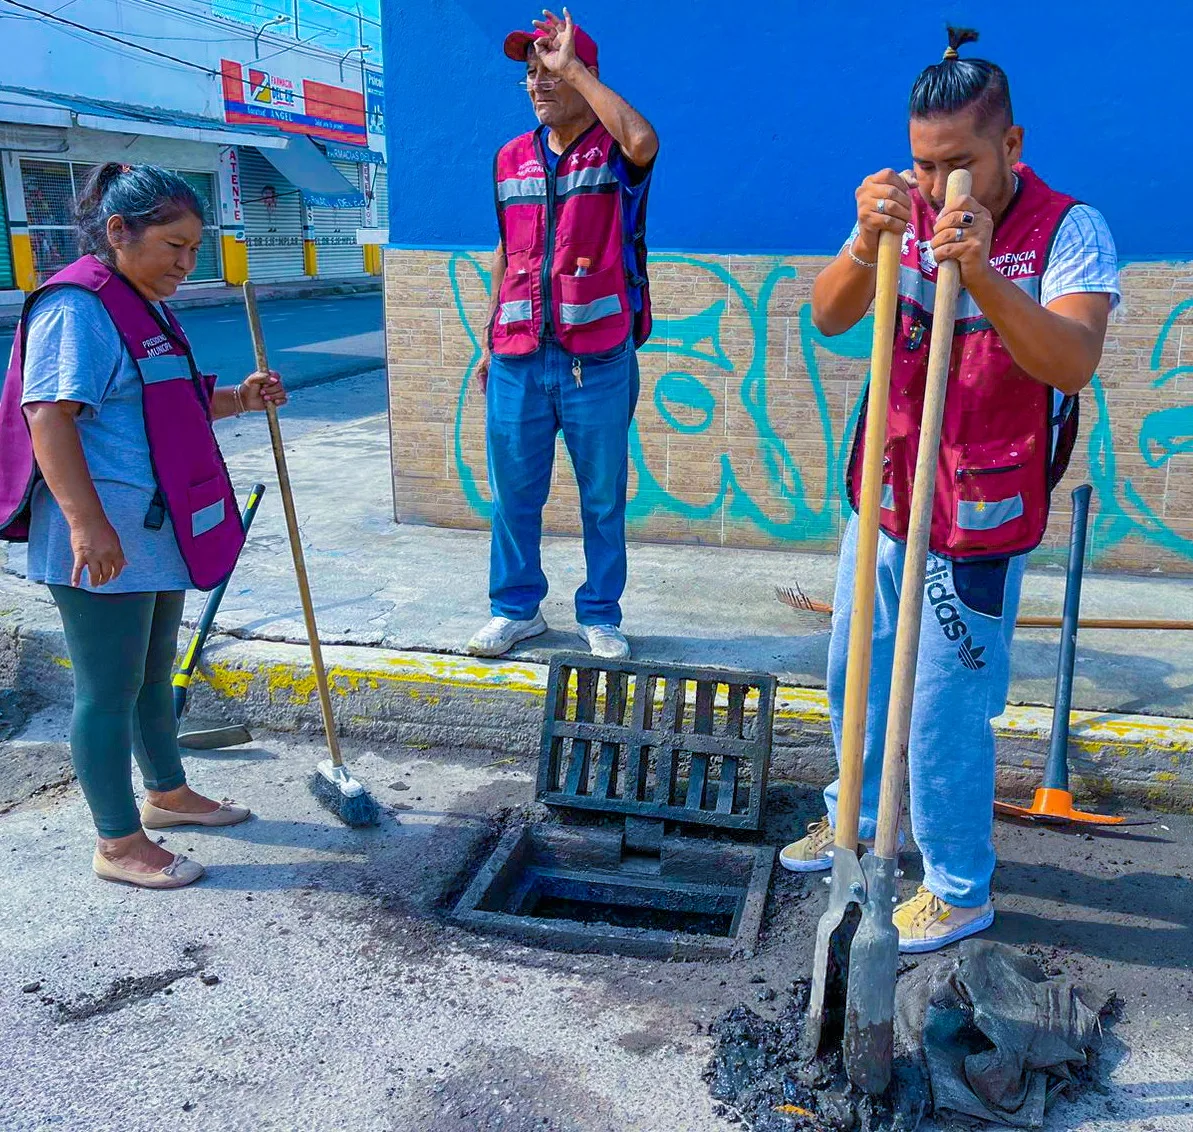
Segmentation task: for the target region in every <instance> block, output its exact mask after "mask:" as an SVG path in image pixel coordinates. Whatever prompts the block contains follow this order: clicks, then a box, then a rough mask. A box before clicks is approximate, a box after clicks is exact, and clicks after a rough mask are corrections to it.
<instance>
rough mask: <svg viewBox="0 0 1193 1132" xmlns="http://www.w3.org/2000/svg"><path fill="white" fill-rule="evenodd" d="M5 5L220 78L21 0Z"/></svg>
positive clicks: (205, 69) (9, 0)
mask: <svg viewBox="0 0 1193 1132" xmlns="http://www.w3.org/2000/svg"><path fill="white" fill-rule="evenodd" d="M3 3H5V4H9V5H11V6H12V7H13V8H20V9H22V10H23V11H26V12H32V13H33V14H34V15H35V16H39V17H41V19H43V20H51V21H53V22H54V23H58V24H65V25H66V26H67V27H72V28H75V29H76V30H78V31H83V32H87V33H88V34H89V35H97V36H99V37H100V38H101V39H109V40H111V41H112V42H113V43H119V44H122V45H123V46H125V47H134V48H136V49H137V50H138V51H144V52H145V54H146V55H156V56H157V57H158V58H159V59H165V60H166V62H167V63H174V64H176V65H178V66H180V67H190V68H191V69H192V70H194V71H201V72H202V73H203V74H205V75H215V76H216V77H217V78H218V77H219V72H218V71H213V70H212V69H211V68H210V67H204V66H202V65H201V64H199V63H192V62H191V61H190V60H189V59H178V58H176V57H175V56H173V55H167V54H166V53H165V52H164V51H156V50H154V49H153V48H152V47H145V46H144V45H143V44H140V43H130V42H129V41H128V40H127V39H121V38H120V37H119V36H116V35H112V34H110V33H109V32H106V31H96V30H95V29H94V28H89V27H87V26H86V25H85V24H77V23H75V21H74V20H68V19H66V17H65V16H55V15H54V14H53V13H51V12H45V11H42V9H41V8H34V7H32V6H31V5H29V4H22V3H20V0H3Z"/></svg>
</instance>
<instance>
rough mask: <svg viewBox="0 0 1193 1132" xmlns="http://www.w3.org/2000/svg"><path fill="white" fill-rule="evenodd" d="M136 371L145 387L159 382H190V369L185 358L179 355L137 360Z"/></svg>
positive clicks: (162, 355) (164, 355)
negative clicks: (139, 372) (138, 372)
mask: <svg viewBox="0 0 1193 1132" xmlns="http://www.w3.org/2000/svg"><path fill="white" fill-rule="evenodd" d="M137 369H139V370H140V371H141V380H142V381H143V382H144V383H145V384H146V385H156V384H157V383H158V382H161V381H190V380H191V367H190V365H189V363H188V362H187V360H186V358H185V356H182V355H179V354H158V356H157V357H155V358H138V359H137Z"/></svg>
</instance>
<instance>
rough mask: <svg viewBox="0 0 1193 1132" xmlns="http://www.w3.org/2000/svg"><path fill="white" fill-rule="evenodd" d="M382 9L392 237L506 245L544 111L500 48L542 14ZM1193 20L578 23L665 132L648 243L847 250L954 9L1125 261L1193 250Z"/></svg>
mask: <svg viewBox="0 0 1193 1132" xmlns="http://www.w3.org/2000/svg"><path fill="white" fill-rule="evenodd" d="M1149 9H1150V10H1151V11H1154V12H1162V13H1165V15H1164V16H1163V17H1156V18H1154V19H1153V18H1149V16H1148V11H1149ZM382 10H383V21H384V25H385V26H384V41H385V58H386V63H387V67H386V91H387V98H388V109H387V116H386V121H387V123H388V125H389V129H390V135H389V157H390V163H391V166H390V201H391V205H390V211H391V218H392V219H391V239H392V241H393V242H394V243H395V244H398V245H403V246H407V247H423V248H452V247H468V248H475V247H485V246H489V245H492V244H493V242H494V241H495V239H496V223H495V220H494V216H493V194H492V186H491V176H492V158H493V153H494V152H495V150H496V149H497V147H498V146H499V145H500V144H501V143H502V142H504V141H505V140H506V139H508V138H510V137H512V136H514V135H515V134H517V133H521V132H522V131H524V130H526V129H529V128H530V127H531V126H532V125H533V124H534V118H533V115H532V114H531V112H530V108H529V105H528V100H527V97H526V93H525V91H523V90H520V89H519V88H518V87H517V86H516V85H515V83H516V82H517V80H518V79H519V78H520V77H521V68H520V67H519V66H518V65H516V64H514V63H512V62H510V61H509V60H507V59H506V58H505V57H504V55H503V54H502V52H501V43H502V40H503V38H504V36H505V34H506V32H508V31H509V30H511V29H512V28H514V27H529V26H530V20H531V19H532V18H533V15H534V12H535V7H534V5H533V4H521V3H518V4H515V3H511V2H508V0H418V2H409V3H401V4H398V3H391V2H390V0H386V3H385V4H384V5H383V6H382ZM1191 11H1193V9H1190V8H1189V7H1188V6H1187V5H1186V4H1185V3H1184V2H1183V0H1182V2H1174V3H1171V4H1168V3H1165V4H1153V5H1147V4H1144V5H1136V6H1133V7H1132V6H1128V5H1124V4H1123V3H1122V2H1121V0H1002V2H1001V3H997V4H995V3H977V2H972V0H957V2H954V3H939V2H936V0H925V2H922V3H920V4H918V5H914V6H900V5H896V6H894V7H892V6H891V5H889V4H884V3H882V2H881V0H880V2H878V3H860V2H858V0H848V2H842V0H831V2H824V3H821V4H818V5H814V4H812V3H809V2H808V0H786V2H784V3H779V4H770V5H762V6H752V5H748V4H742V3H740V2H736V3H735V2H727V0H688V2H684V0H633V2H631V0H603V2H600V3H596V2H590V3H589V4H588V5H584V4H583V0H579V3H578V6H577V7H576V8H574V9H573V14H574V15H575V17H576V19H577V20H578V21H579V22H580V23H581V24H582V25H583V26H584V27H585V28H586V29H587V30H588V31H589V32H590V34H592V35H593V36H594V38H595V39H596V40H597V42H598V43H599V45H600V48H601V72H602V76H603V77H604V78H605V80H606V81H607V82H609V84H610V85H611V86H613V87H614V89H616V90H618V91H619V92H621V93H622V94H624V95H625V96H626V97H627V98H629V99H630V101H631V102H633V103H634V104H635V105H636V106H638V107H639V109H641V110H642V111H643V113H645V114H646V116H647V117H648V118H650V119H651V121H652V122H653V123H654V124H655V126H656V128H657V129H658V131H659V135H660V137H661V139H662V152H661V154H660V158H659V165H658V170H657V174H656V179H655V185H654V188H653V190H652V198H651V212H650V242H651V247H652V249H657V250H664V249H671V250H687V251H703V252H739V253H746V252H755V253H761V252H781V253H788V254H811V253H818V252H830V251H835V250H836V249H837V248H839V247H840V244H841V241H842V240H843V239H844V237H845V234H846V233H847V232H848V229H849V226H850V224H851V223H852V218H853V217H852V213H853V209H852V204H853V190H854V188H855V187H856V185H857V183H858V182H859V181H860V180H861V179H862V177H863V176H865V175H866V174H867V173H870V172H873V171H874V170H875V169H879V168H881V167H883V166H885V165H891V166H894V167H896V168H902V167H903V166H905V165H906V164H907V163H908V147H907V128H906V101H907V94H908V91H909V89H910V87H911V83H912V81H913V80H914V78H915V76H916V74H917V73H918V72H919V71H920V69H921V68H922V67H923V66H925V65H926V64H928V63H931V62H934V61H936V60H937V59H939V58H940V53H941V51H942V50H943V47H944V25H945V23H946V22H952V23H959V24H965V25H970V26H974V27H977V28H978V29H979V30H980V31H981V33H982V40H981V43H980V44H977V45H975V46H974V47H971V48H967V49H966V50H967V51H969V53H970V54H976V55H983V56H985V57H988V58H991V59H994V60H995V61H997V62H998V63H1000V64H1001V65H1002V66H1003V67H1004V68H1005V69H1006V70H1007V72H1008V74H1009V75H1010V79H1011V92H1012V95H1013V98H1014V102H1015V116H1016V119H1017V120H1018V121H1019V122H1020V123H1021V124H1022V125H1024V126H1025V127H1026V129H1027V143H1026V159H1027V160H1028V162H1029V163H1030V164H1032V165H1033V166H1034V167H1035V168H1036V169H1037V170H1038V171H1039V172H1040V173H1041V174H1042V175H1043V176H1044V177H1045V178H1046V179H1047V180H1048V181H1050V182H1051V183H1052V184H1053V185H1054V186H1055V187H1056V188H1058V189H1062V190H1064V191H1066V192H1070V193H1073V194H1074V195H1076V196H1079V197H1081V198H1082V199H1084V200H1087V201H1089V202H1090V203H1091V204H1094V205H1096V206H1097V207H1098V208H1100V209H1102V211H1103V212H1104V213H1105V214H1106V216H1107V218H1108V219H1109V221H1110V224H1111V227H1112V229H1113V231H1114V234H1115V236H1116V238H1117V241H1118V245H1119V252H1120V255H1121V256H1122V257H1123V258H1124V259H1193V223H1191V222H1190V219H1189V209H1188V204H1187V201H1188V198H1189V195H1190V186H1191V185H1193V128H1191V127H1190V102H1191V100H1190V96H1189V93H1188V80H1187V78H1186V76H1185V72H1186V70H1187V66H1188V60H1189V59H1190V57H1191V55H1193V50H1191V49H1193V15H1191V14H1190V13H1191ZM872 13H874V14H872ZM876 14H878V15H881V16H882V18H881V19H880V18H877V15H876Z"/></svg>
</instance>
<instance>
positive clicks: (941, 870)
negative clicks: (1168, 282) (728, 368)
mask: <svg viewBox="0 0 1193 1132" xmlns="http://www.w3.org/2000/svg"><path fill="white" fill-rule="evenodd" d="M976 38H977V36H976V33H973V32H969V31H963V30H955V29H949V47H948V50H947V51H946V52H945V56H944V59H943V61H942V62H940V63H937V64H936V65H934V66H931V67H928V68H927V69H926V70H925V71H924V72H923V73H922V74H921V75H920V77H919V78H918V79H917V80H916V83H915V86H914V88H913V89H912V94H911V106H910V117H911V130H910V134H911V152H912V157H913V160H914V162H915V168H914V171H913V172H911V173H908V174H904V175H903V176H900V175H899V174H897V173H895V172H894V171H893V170H891V169H886V170H884V171H882V172H881V173H876V174H874V175H873V176H871V177H867V178H866V180H865V181H863V182H862V185H861V187H860V188H859V189H858V190H857V217H858V221H857V224H856V226H855V227H854V230H853V233H852V234H851V235H850V237H849V239H848V241H846V244H845V246H844V247H843V248H842V249H841V253H840V254H839V255H838V256H837V258H836V259H835V260H834V261H833V262H832V263H831V264H830V265H829V266H828V267H827V268H825V270H824V271H823V272H822V273H821V275H820V276H819V278H818V279H817V280H816V284H815V286H814V288H813V292H812V312H813V318H814V320H815V323H816V326H817V328H818V329H819V330H820V331H821V332H822V333H824V334H841V333H844V332H845V331H846V330H848V329H849V328H850V327H852V326H854V325H856V324H857V322H859V321H860V320H861V319H862V318H863V317H864V316H865V314H866V312H867V310H868V309H869V307H870V304H871V302H872V301H873V299H874V293H875V266H876V261H877V258H878V257H877V252H878V239H879V235H880V234H881V233H882V232H884V231H889V232H896V233H899V234H900V235H902V236H903V245H902V253H901V262H900V270H899V320H898V323H897V326H896V334H895V344H894V355H893V360H892V366H891V392H890V409H889V412H888V417H887V442H886V450H885V452H884V475H883V485H882V503H881V506H882V511H881V525H882V533H881V534H880V536H879V547H878V576H877V579H876V583H877V585H876V603H875V604H876V613H875V622H874V653H873V663H872V670H871V682H870V699H869V709H868V713H867V725H866V744H865V764H864V768H865V769H864V773H863V788H862V810H861V823H860V830H859V832H860V836H861V837H862V838H863V839H869V838H872V837H873V836H874V830H875V818H876V815H877V808H878V794H879V781H880V777H881V768H882V755H883V737H884V732H885V725H886V708H887V700H888V697H889V693H890V682H891V667H892V663H893V654H894V638H895V626H896V621H897V617H898V613H899V587H900V580H901V578H902V571H903V553H904V540H905V539H906V537H907V528H908V520H909V509H910V502H911V486H912V480H913V478H914V468H915V461H916V453H917V451H918V446H919V422H920V417H921V415H922V411H923V401H924V385H925V378H926V376H927V367H928V340H929V337H930V335H929V333H928V327H929V326H930V321H931V313H932V306H933V302H932V298H933V294H934V289H935V280H936V267H937V264H938V263H939V262H940V261H942V260H945V259H953V260H956V261H957V262H958V263H959V264H960V268H961V285H962V291H961V294H960V296H959V299H958V304H957V323H956V330H955V346H954V349H953V352H952V362H951V368H950V372H949V385H948V392H947V395H946V399H945V411H944V424H943V429H942V432H941V444H940V451H939V456H938V465H937V466H938V471H937V476H936V493H935V497H934V503H933V515H932V531H931V537H930V540H929V546H930V553H929V555H928V561H927V573H926V578H925V591H924V597H925V601H924V612H923V619H922V625H921V634H920V660H919V664H918V667H917V674H916V685H915V713H914V715H913V717H912V731H911V737H910V744H909V751H908V760H909V781H910V786H911V819H912V827H913V830H914V833H915V838H916V842H917V844H918V845H919V847H920V849H921V851H922V852H923V856H924V885H923V886H922V887H921V888H920V890H919V891H918V892H917V893H916V894H915V895H913V896H912V897H911V898H910V899H909V900H907V901H905V902H904V903H903V904H902V905H900V907H899V908H898V909H897V910H896V912H895V923H896V925H897V927H898V929H899V946H900V949H901V950H903V951H909V952H919V951H933V950H936V949H937V948H939V947H942V946H944V945H945V944H948V943H951V942H953V941H954V940H958V939H961V938H963V937H964V936H967V935H972V934H973V933H975V932H978V931H981V930H983V929H984V928H986V927H988V926H989V925H990V924H991V923H992V922H993V919H994V909H993V905H992V903H991V900H990V882H991V876H992V874H993V872H994V862H995V857H994V845H993V842H992V833H991V827H992V820H993V805H994V732H993V729H992V727H991V720H992V719H994V718H995V717H996V716H998V715H999V714H1000V713H1001V712H1002V711H1003V709H1004V707H1005V706H1006V698H1007V690H1008V687H1009V683H1010V645H1011V634H1012V632H1013V630H1014V625H1015V616H1016V611H1017V609H1018V605H1019V595H1020V587H1021V586H1022V582H1023V572H1024V566H1025V563H1026V554H1027V552H1028V551H1030V550H1032V549H1034V548H1035V546H1036V545H1037V544H1038V543H1039V541H1040V539H1041V538H1042V537H1043V534H1044V530H1045V528H1046V526H1047V521H1048V504H1049V494H1050V492H1051V490H1052V488H1053V487H1054V486H1055V484H1056V482H1057V480H1058V479H1059V478H1060V476H1061V475H1062V474H1063V472H1064V469H1065V466H1066V464H1067V462H1068V457H1069V453H1070V452H1071V450H1072V446H1073V440H1074V437H1075V434H1076V424H1077V413H1076V398H1077V394H1078V392H1079V391H1080V390H1081V389H1082V388H1084V386H1085V385H1086V384H1088V382H1089V381H1090V379H1091V378H1092V377H1093V374H1094V369H1095V368H1096V367H1097V364H1098V360H1099V358H1100V357H1101V354H1102V343H1103V340H1104V338H1105V335H1106V324H1107V319H1108V317H1109V315H1110V311H1111V310H1112V309H1113V307H1114V305H1115V304H1116V303H1117V302H1118V300H1119V284H1118V267H1117V258H1116V255H1115V250H1114V241H1113V240H1112V239H1111V236H1110V232H1109V230H1108V229H1107V227H1106V222H1105V221H1104V220H1103V219H1102V217H1101V215H1100V214H1099V213H1098V212H1096V211H1095V210H1094V209H1092V208H1090V207H1089V206H1088V205H1083V204H1079V203H1077V202H1076V201H1074V200H1073V198H1071V197H1067V196H1065V195H1064V194H1062V193H1058V192H1056V191H1055V190H1053V189H1051V188H1049V187H1048V186H1047V185H1046V184H1045V183H1044V182H1043V180H1041V178H1040V177H1038V176H1037V175H1036V174H1035V173H1033V172H1032V170H1031V169H1029V168H1028V167H1027V166H1026V165H1023V164H1022V163H1021V156H1022V151H1023V128H1022V127H1021V126H1017V125H1015V123H1014V118H1013V117H1012V114H1011V95H1010V89H1009V86H1008V82H1007V76H1006V74H1005V73H1004V72H1003V70H1002V69H1001V68H1000V67H997V66H995V65H994V64H993V63H989V62H986V61H985V60H981V59H975V60H968V59H961V58H959V57H958V48H959V47H961V46H962V44H964V43H966V42H969V41H970V40H972V39H976ZM959 168H965V169H968V170H969V172H970V174H971V175H972V178H973V188H972V195H970V196H969V197H965V198H963V199H962V200H960V201H959V202H958V203H957V205H956V207H955V208H952V209H950V210H948V211H946V210H945V209H944V195H945V184H946V182H947V180H948V177H949V174H950V173H951V172H952V171H953V170H954V169H959ZM862 435H863V428H862V425H861V424H860V423H859V426H858V433H857V437H858V439H857V440H855V444H854V458H853V460H852V461H851V468H850V477H849V481H850V482H849V484H848V485H847V488H848V494H849V498H850V501H851V503H853V502H855V501H856V500H857V498H858V486H859V479H860V462H859V460H858V456H859V454H860V452H861V448H862V442H861V438H862ZM856 545H857V518H856V516H854V517H853V518H852V519H851V521H850V524H849V527H848V529H847V532H846V535H845V538H844V541H843V544H842V548H841V562H840V569H839V572H838V575H837V592H836V599H835V605H834V608H835V609H836V611H837V612H836V616H834V618H833V632H832V639H831V643H830V645H829V671H828V691H829V703H830V709H831V715H832V723H833V732H834V735H835V736H837V737H838V738H839V737H840V734H841V724H842V715H843V705H844V684H845V668H846V652H847V646H848V642H849V631H850V606H851V601H852V595H853V574H854V562H855V549H856ZM825 801H826V804H827V808H828V817H827V818H826V820H824V821H820V822H816V823H814V824H813V825H812V826H811V827H810V828H809V831H808V835H807V836H806V837H804V838H802V839H801V840H800V841H797V842H795V843H794V844H792V845H788V846H787V847H786V848H785V849H784V850H783V852H782V854H781V855H780V860H781V861H782V863H783V865H784V867H785V868H788V869H791V870H793V871H796V872H807V871H814V870H818V869H828V868H831V866H832V858H831V848H832V843H833V828H832V823H833V819H834V816H835V813H836V802H837V783H833V784H832V785H831V786H830V787H829V788H828V789H827V790H826V791H825Z"/></svg>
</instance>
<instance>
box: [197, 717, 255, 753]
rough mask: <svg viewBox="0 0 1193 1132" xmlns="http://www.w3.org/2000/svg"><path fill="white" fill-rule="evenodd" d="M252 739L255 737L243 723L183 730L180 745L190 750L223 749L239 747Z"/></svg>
mask: <svg viewBox="0 0 1193 1132" xmlns="http://www.w3.org/2000/svg"><path fill="white" fill-rule="evenodd" d="M252 741H253V737H252V735H251V734H250V733H249V729H248V728H247V727H245V726H244V724H243V723H236V724H232V725H231V726H228V727H209V728H207V729H205V730H196V731H182V732H179V735H178V745H179V746H180V747H185V748H186V749H187V750H189V751H222V750H223V749H224V748H225V747H239V746H241V745H243V744H244V743H251V742H252Z"/></svg>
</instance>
